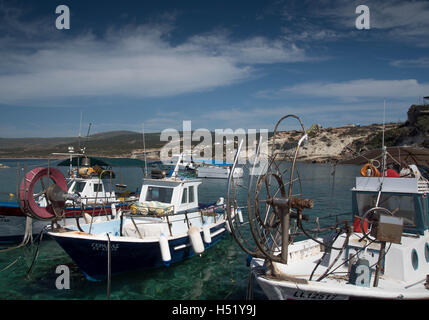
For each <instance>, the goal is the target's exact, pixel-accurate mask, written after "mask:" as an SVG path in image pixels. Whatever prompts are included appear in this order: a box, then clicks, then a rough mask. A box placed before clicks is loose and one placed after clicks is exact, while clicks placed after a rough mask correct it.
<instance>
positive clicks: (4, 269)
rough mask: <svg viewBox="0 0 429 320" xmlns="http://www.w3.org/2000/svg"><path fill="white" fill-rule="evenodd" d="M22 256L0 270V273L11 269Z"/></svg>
mask: <svg viewBox="0 0 429 320" xmlns="http://www.w3.org/2000/svg"><path fill="white" fill-rule="evenodd" d="M21 258H22V256H19V257H18V258H17V259H15V261H14V262H12V263H11V264H9V265H8V266H7V267H5V268H3V269H1V270H0V272H3V271H6V270H7V269H9V268H10V267H12V266H13V265H14V264H15V263H17V262H18V261H19V259H21Z"/></svg>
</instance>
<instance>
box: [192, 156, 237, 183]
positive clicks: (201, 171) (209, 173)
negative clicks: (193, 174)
mask: <svg viewBox="0 0 429 320" xmlns="http://www.w3.org/2000/svg"><path fill="white" fill-rule="evenodd" d="M196 163H197V165H198V166H197V169H196V170H197V176H198V178H216V179H228V176H229V175H230V173H232V175H233V177H234V178H241V177H243V174H244V173H243V168H241V167H235V168H234V170H232V163H228V162H224V161H215V160H196Z"/></svg>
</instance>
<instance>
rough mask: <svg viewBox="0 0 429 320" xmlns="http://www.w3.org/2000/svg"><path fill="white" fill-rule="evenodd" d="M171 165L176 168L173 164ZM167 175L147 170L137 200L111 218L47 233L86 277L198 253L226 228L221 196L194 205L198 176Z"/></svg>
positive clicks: (100, 276)
mask: <svg viewBox="0 0 429 320" xmlns="http://www.w3.org/2000/svg"><path fill="white" fill-rule="evenodd" d="M176 168H178V167H177V166H176ZM177 171H178V170H175V172H174V173H173V175H172V176H170V177H167V176H166V174H165V172H164V171H162V170H152V172H151V178H148V179H145V180H144V182H143V185H142V188H141V193H140V197H139V200H138V201H137V202H135V203H134V204H133V205H132V206H131V209H130V210H128V211H122V212H121V214H120V215H118V217H117V218H116V219H114V220H111V221H105V222H99V223H93V224H86V225H81V226H80V229H78V228H77V227H73V226H71V227H65V228H64V227H61V228H57V229H53V230H51V231H49V232H48V234H49V235H50V236H51V237H52V238H53V239H55V240H56V241H57V242H58V244H59V245H60V246H61V247H62V248H63V249H64V251H66V252H67V253H68V254H69V256H70V257H71V258H72V259H73V261H74V262H75V263H76V264H77V266H78V267H79V269H80V270H81V271H82V273H83V274H84V275H85V277H86V278H87V279H88V280H100V279H103V278H105V277H106V276H108V274H107V270H108V268H107V265H108V264H109V265H110V266H111V274H117V273H122V272H126V271H130V270H138V269H146V268H156V267H162V266H169V265H170V264H174V263H176V262H179V261H182V260H184V259H186V258H189V257H192V256H195V255H200V254H202V253H203V252H204V251H205V250H206V249H207V248H209V247H211V246H213V245H214V244H216V243H217V242H218V241H219V240H220V239H221V238H222V237H223V236H224V234H225V233H226V230H227V229H229V227H228V223H227V220H226V212H225V205H224V201H223V198H219V199H218V201H216V202H213V203H211V204H205V205H204V204H199V203H198V187H199V185H200V184H201V180H199V179H195V178H183V177H180V176H179V175H178V174H177Z"/></svg>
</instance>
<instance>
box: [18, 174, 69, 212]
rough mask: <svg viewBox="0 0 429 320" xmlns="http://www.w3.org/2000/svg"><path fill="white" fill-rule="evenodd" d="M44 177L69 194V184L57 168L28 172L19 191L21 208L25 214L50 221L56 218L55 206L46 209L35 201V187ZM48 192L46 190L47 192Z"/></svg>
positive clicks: (48, 206) (49, 205)
mask: <svg viewBox="0 0 429 320" xmlns="http://www.w3.org/2000/svg"><path fill="white" fill-rule="evenodd" d="M44 177H48V178H50V179H52V180H53V181H54V184H55V185H57V186H58V187H59V188H60V189H61V190H62V191H63V192H65V193H67V182H66V179H65V178H64V175H63V174H62V173H61V171H59V170H58V169H55V168H46V167H39V168H35V169H33V170H31V171H30V172H28V173H27V174H26V175H25V177H24V180H23V181H22V183H21V187H20V190H19V196H20V202H21V206H22V208H23V209H24V211H25V213H27V214H30V215H31V216H32V217H34V218H36V219H40V220H50V219H53V218H55V217H56V213H55V208H54V206H53V204H52V203H51V204H48V205H47V206H46V207H40V206H39V205H38V203H37V202H36V200H35V199H34V187H35V185H36V183H37V182H38V181H39V180H41V179H42V178H44ZM45 191H46V190H45Z"/></svg>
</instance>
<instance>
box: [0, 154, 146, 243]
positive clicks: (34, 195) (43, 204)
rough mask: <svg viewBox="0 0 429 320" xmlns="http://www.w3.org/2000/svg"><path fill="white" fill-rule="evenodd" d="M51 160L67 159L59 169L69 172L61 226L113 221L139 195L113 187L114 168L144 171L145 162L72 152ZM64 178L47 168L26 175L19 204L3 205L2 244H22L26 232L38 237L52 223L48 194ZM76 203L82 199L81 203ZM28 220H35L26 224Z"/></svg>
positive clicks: (3, 203)
mask: <svg viewBox="0 0 429 320" xmlns="http://www.w3.org/2000/svg"><path fill="white" fill-rule="evenodd" d="M52 156H55V157H62V156H67V159H65V160H62V161H60V162H59V163H58V164H57V166H59V167H68V168H69V170H68V175H67V176H68V177H67V179H66V180H65V182H64V183H63V185H62V188H63V189H64V190H67V194H68V197H69V199H68V200H66V201H65V203H64V206H65V207H64V211H63V212H62V219H59V220H58V221H57V223H59V224H61V225H64V226H66V225H76V224H78V223H80V224H86V223H89V222H90V221H92V220H94V219H95V220H108V219H111V218H112V217H113V216H115V215H116V214H117V210H121V209H123V208H126V207H127V203H128V201H135V200H136V199H137V198H138V195H136V194H133V193H130V192H127V191H125V190H124V186H125V185H117V186H113V182H112V181H113V178H114V177H115V174H114V172H113V170H112V167H140V168H143V167H144V165H145V163H144V161H141V160H138V159H127V158H103V157H92V156H88V155H86V154H78V153H73V152H69V153H64V154H62V153H55V154H52ZM18 172H19V169H18ZM62 176H63V174H62V172H60V171H59V170H58V169H56V168H46V167H44V168H42V167H38V168H34V169H32V170H30V171H29V172H27V173H26V175H25V177H24V178H23V181H22V183H21V185H20V187H19V188H18V192H17V195H18V201H1V202H0V217H1V219H0V242H2V243H16V242H20V241H22V239H23V237H24V235H25V234H26V232H27V233H29V232H30V233H31V234H34V235H35V234H38V233H40V232H41V231H42V230H43V228H45V227H46V226H47V225H48V224H49V223H50V218H51V217H53V216H55V214H54V212H53V209H51V206H50V205H49V204H47V201H46V192H47V190H48V188H49V186H50V185H52V181H53V182H55V180H58V181H60V180H61V177H62ZM125 187H126V186H125ZM76 199H79V203H77V202H76V201H75V200H76ZM12 200H13V199H12ZM30 209H31V210H30ZM27 218H33V219H32V221H31V222H30V221H28V222H26V219H27Z"/></svg>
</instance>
